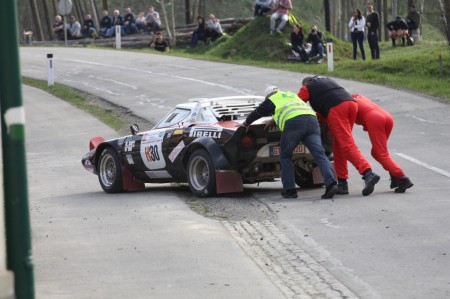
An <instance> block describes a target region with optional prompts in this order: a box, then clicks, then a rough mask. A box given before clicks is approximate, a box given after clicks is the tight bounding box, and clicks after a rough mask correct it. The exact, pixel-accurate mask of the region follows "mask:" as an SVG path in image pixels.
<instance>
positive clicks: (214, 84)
mask: <svg viewBox="0 0 450 299" xmlns="http://www.w3.org/2000/svg"><path fill="white" fill-rule="evenodd" d="M61 60H66V61H73V62H76V63H85V64H91V65H97V66H102V67H111V68H118V69H124V70H130V71H135V72H142V73H146V74H157V75H159V76H165V77H172V78H177V79H182V80H187V81H193V82H197V83H200V84H205V85H210V86H215V87H220V88H223V89H226V90H229V91H233V92H238V93H242V94H248V93H247V92H244V91H242V90H240V89H237V88H234V87H232V86H228V85H223V84H218V83H216V82H209V81H205V80H200V79H194V78H188V77H183V76H176V75H170V74H167V73H158V72H152V71H148V70H143V69H137V68H132V67H126V66H119V65H112V64H104V63H98V62H92V61H85V60H79V59H61Z"/></svg>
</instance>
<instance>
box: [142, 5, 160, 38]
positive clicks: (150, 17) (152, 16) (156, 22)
mask: <svg viewBox="0 0 450 299" xmlns="http://www.w3.org/2000/svg"><path fill="white" fill-rule="evenodd" d="M145 21H146V22H147V30H148V31H149V32H150V34H153V33H155V32H157V31H159V30H161V19H160V18H159V13H158V12H156V11H155V8H154V7H153V6H150V7H149V8H148V13H147V14H146V15H145Z"/></svg>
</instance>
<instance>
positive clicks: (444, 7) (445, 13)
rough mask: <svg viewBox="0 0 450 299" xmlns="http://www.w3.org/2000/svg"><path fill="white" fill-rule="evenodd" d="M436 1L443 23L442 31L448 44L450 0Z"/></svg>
mask: <svg viewBox="0 0 450 299" xmlns="http://www.w3.org/2000/svg"><path fill="white" fill-rule="evenodd" d="M438 2H439V8H440V11H441V14H442V22H443V24H444V26H443V27H444V33H445V36H446V37H447V41H448V44H449V45H450V23H449V21H450V20H449V17H450V0H438Z"/></svg>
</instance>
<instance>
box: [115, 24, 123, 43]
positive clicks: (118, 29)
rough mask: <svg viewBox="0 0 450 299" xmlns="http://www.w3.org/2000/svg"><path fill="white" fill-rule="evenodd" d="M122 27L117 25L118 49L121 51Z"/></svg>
mask: <svg viewBox="0 0 450 299" xmlns="http://www.w3.org/2000/svg"><path fill="white" fill-rule="evenodd" d="M120 28H121V27H120V25H116V49H120V48H121V47H122V45H121V44H122V40H121V39H122V38H121V35H120Z"/></svg>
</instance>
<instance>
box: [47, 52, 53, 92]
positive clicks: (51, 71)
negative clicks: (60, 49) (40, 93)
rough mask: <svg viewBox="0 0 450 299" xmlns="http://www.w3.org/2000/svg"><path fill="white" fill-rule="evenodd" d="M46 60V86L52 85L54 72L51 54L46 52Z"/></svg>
mask: <svg viewBox="0 0 450 299" xmlns="http://www.w3.org/2000/svg"><path fill="white" fill-rule="evenodd" d="M47 60H48V79H47V83H48V86H53V85H54V84H55V73H54V71H53V54H47Z"/></svg>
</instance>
